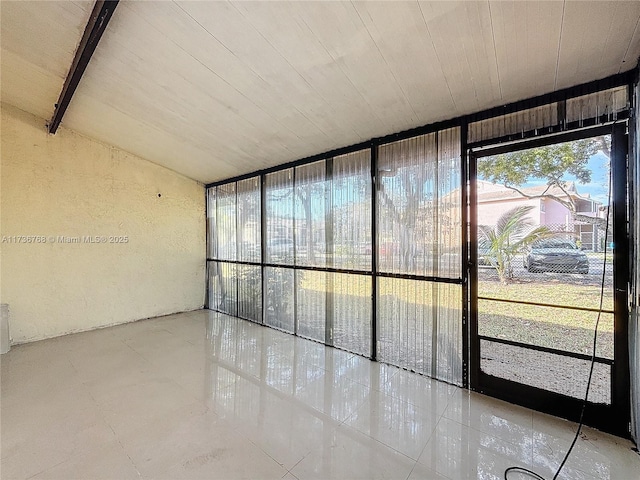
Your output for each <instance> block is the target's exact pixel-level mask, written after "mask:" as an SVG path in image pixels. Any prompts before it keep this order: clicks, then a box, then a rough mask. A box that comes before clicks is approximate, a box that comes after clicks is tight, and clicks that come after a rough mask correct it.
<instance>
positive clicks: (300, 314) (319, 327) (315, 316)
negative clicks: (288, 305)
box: [296, 270, 328, 343]
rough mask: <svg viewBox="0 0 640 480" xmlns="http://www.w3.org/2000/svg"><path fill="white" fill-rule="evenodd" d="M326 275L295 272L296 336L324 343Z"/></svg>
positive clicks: (303, 271) (313, 272)
mask: <svg viewBox="0 0 640 480" xmlns="http://www.w3.org/2000/svg"><path fill="white" fill-rule="evenodd" d="M327 275H328V274H327V273H326V272H315V271H309V270H307V271H305V270H297V271H296V279H297V282H296V288H297V291H296V301H297V305H296V318H297V321H298V335H300V336H301V337H307V338H311V339H313V340H317V341H318V342H322V343H324V341H325V324H326V317H327Z"/></svg>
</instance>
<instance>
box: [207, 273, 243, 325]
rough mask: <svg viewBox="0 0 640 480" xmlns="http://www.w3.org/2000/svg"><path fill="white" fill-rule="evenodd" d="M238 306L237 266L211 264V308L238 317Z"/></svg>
mask: <svg viewBox="0 0 640 480" xmlns="http://www.w3.org/2000/svg"><path fill="white" fill-rule="evenodd" d="M237 305H238V285H237V265H235V264H234V263H226V262H215V261H214V262H209V308H211V310H216V311H218V312H222V313H226V314H228V315H233V316H236V315H237V314H238V310H237Z"/></svg>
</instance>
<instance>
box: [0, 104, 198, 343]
mask: <svg viewBox="0 0 640 480" xmlns="http://www.w3.org/2000/svg"><path fill="white" fill-rule="evenodd" d="M1 117H2V120H1V122H2V123H1V127H2V142H1V148H2V150H1V156H2V161H1V167H0V168H1V169H0V177H1V191H0V201H1V204H0V208H1V212H0V213H1V224H0V235H1V236H2V243H0V248H1V254H0V262H1V263H0V275H1V276H0V300H1V302H2V303H8V304H9V306H10V310H11V324H10V327H11V335H12V337H13V343H22V342H28V341H32V340H37V339H42V338H47V337H53V336H57V335H62V334H65V333H70V332H77V331H82V330H90V329H94V328H98V327H103V326H107V325H112V324H118V323H124V322H129V321H133V320H138V319H142V318H148V317H152V316H156V315H162V314H168V313H173V312H181V311H187V310H193V309H197V308H201V307H202V305H203V303H204V271H205V212H204V209H205V205H204V187H203V185H201V184H199V183H197V182H195V181H193V180H190V179H188V178H185V177H183V176H181V175H179V174H177V173H175V172H172V171H170V170H168V169H166V168H163V167H159V166H157V165H155V164H153V163H150V162H148V161H146V160H143V159H141V158H138V157H136V156H134V155H131V154H129V153H126V152H124V151H122V150H119V149H116V148H113V147H110V146H107V145H104V144H102V143H99V142H96V141H93V140H91V139H89V138H86V137H84V136H82V135H79V134H77V133H75V132H73V131H70V130H67V129H65V128H61V129H59V130H58V133H57V134H56V135H55V136H50V135H48V134H47V133H46V130H45V128H44V124H45V121H44V120H42V119H39V118H37V117H34V116H32V115H30V114H27V113H25V112H22V111H21V110H18V109H15V108H13V107H10V106H8V105H6V104H2V114H1ZM20 235H25V236H26V235H33V236H41V238H40V239H39V242H40V243H38V240H37V239H36V241H35V243H22V242H21V239H19V238H12V237H13V236H20ZM85 236H86V237H92V238H91V239H89V238H85ZM61 237H65V240H66V237H68V239H70V240H72V241H74V242H75V241H79V243H65V242H63V240H62V238H61ZM96 237H99V238H97V239H96ZM100 237H103V238H100ZM105 238H106V243H102V242H104V241H105ZM22 241H25V239H22ZM17 242H19V243H17ZM91 242H101V243H91ZM113 242H120V243H113Z"/></svg>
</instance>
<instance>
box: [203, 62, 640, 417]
mask: <svg viewBox="0 0 640 480" xmlns="http://www.w3.org/2000/svg"><path fill="white" fill-rule="evenodd" d="M628 95H629V76H628V75H623V74H620V75H618V76H614V77H611V78H610V79H605V80H602V81H598V82H593V83H592V84H587V85H583V86H579V87H574V88H573V89H567V90H565V91H561V92H554V93H553V94H549V95H545V96H541V97H537V98H534V99H530V100H527V101H523V102H518V103H515V104H511V105H507V106H505V107H499V108H495V109H491V110H487V111H485V112H480V113H477V114H473V115H469V116H466V117H461V118H458V119H454V120H451V121H446V122H442V123H440V124H437V125H431V126H425V127H421V128H419V129H416V130H414V131H407V132H403V133H400V134H397V135H390V136H388V137H384V138H378V139H373V140H371V141H369V142H366V143H363V144H360V145H356V146H353V147H348V148H345V149H341V150H338V151H335V152H330V153H328V154H325V155H317V156H314V157H312V158H308V159H304V160H300V161H297V162H293V163H291V164H287V165H283V166H282V167H278V168H272V169H269V170H265V171H261V172H256V173H255V175H254V176H250V175H249V176H243V177H239V178H238V179H234V180H231V181H226V182H217V183H216V184H214V185H210V186H208V189H207V196H208V203H207V204H208V214H207V217H208V218H207V224H208V239H209V241H208V262H207V266H208V307H209V308H210V309H213V310H216V311H219V312H222V313H225V314H229V315H233V316H237V317H240V318H243V319H246V320H250V321H252V322H256V323H260V324H263V325H266V326H269V327H272V328H276V329H279V330H283V331H285V332H289V333H292V334H294V335H298V336H300V337H304V338H307V339H311V340H314V341H317V342H321V343H323V344H326V345H329V346H334V347H337V348H341V349H344V350H348V351H350V352H354V353H356V354H359V355H363V356H367V357H370V358H372V359H376V360H379V361H382V362H385V363H389V364H393V365H397V366H400V367H402V368H406V369H409V370H412V371H415V372H418V373H422V374H425V375H429V376H431V377H433V378H436V379H439V380H443V381H446V382H449V383H453V384H457V385H465V386H467V385H468V386H471V387H472V388H476V389H478V388H479V387H478V386H479V383H478V382H477V379H476V380H475V383H474V378H473V376H474V371H475V370H478V369H479V365H476V364H474V362H475V363H479V362H476V360H475V359H474V358H472V357H473V351H474V350H473V349H474V346H476V347H475V348H476V350H477V349H478V348H477V345H480V338H481V337H482V335H481V334H482V332H478V331H476V330H477V328H476V327H474V325H475V323H474V322H475V320H474V316H473V315H472V313H473V312H472V305H474V304H473V301H472V299H474V298H475V299H476V301H477V299H478V291H477V282H476V279H475V277H474V275H473V272H474V269H475V268H476V266H475V265H473V259H472V254H471V253H470V252H471V251H472V250H475V249H476V248H477V245H473V242H474V240H473V237H474V235H473V234H472V232H473V231H474V228H475V226H474V225H475V224H474V222H476V221H477V219H476V218H475V215H476V214H477V212H474V207H473V205H472V202H471V197H470V193H469V192H470V191H471V184H472V182H474V181H476V180H477V179H478V176H477V172H476V171H475V167H474V166H473V165H472V163H471V162H470V158H471V157H472V156H473V155H476V152H478V151H482V150H483V149H485V148H487V147H491V146H495V145H497V144H502V145H510V144H512V143H517V142H520V141H522V140H525V139H535V138H536V137H549V138H550V137H552V136H555V135H563V134H566V133H567V132H572V131H576V132H580V131H582V130H585V129H590V128H595V127H598V126H602V125H608V126H612V125H615V124H619V123H621V122H622V123H624V122H626V121H627V119H628V118H629V112H630V110H629V105H630V104H629V96H628ZM579 134H580V133H579ZM472 169H473V171H472ZM582 233H583V232H581V235H582ZM587 233H588V232H587ZM587 236H588V235H586V234H585V235H582V236H581V237H580V241H581V242H583V241H584V239H583V238H582V237H584V238H587ZM618 311H621V310H618ZM508 315H511V316H513V315H516V313H514V312H510V313H508ZM616 328H618V327H616ZM618 345H619V343H618ZM480 346H481V345H480ZM516 346H517V345H516ZM520 346H521V345H520ZM512 347H514V345H511V344H510V343H509V341H507V340H505V342H504V345H502V344H501V345H500V346H499V349H500V350H499V351H498V352H497V354H496V355H495V358H492V360H493V361H495V362H500V355H503V356H507V357H509V358H511V357H513V352H510V351H509V349H510V348H512ZM616 348H617V349H618V350H620V348H619V347H616ZM543 353H544V352H543ZM546 353H549V352H546ZM552 353H553V352H551V353H550V354H552ZM505 358H506V357H505ZM540 358H542V356H540ZM621 358H622V357H619V358H618V357H617V360H616V361H617V362H618V364H619V363H620V359H621ZM542 359H543V360H544V358H542ZM525 363H526V362H525ZM583 363H584V362H583ZM583 366H584V365H582V364H580V365H578V366H576V368H575V371H578V370H580V369H581V368H582V367H583ZM578 367H579V368H578ZM522 368H526V367H522ZM474 369H475V370H474ZM598 372H599V370H598V371H597V372H596V373H598ZM521 373H522V372H521V371H520V370H518V371H514V372H513V375H514V376H516V377H518V378H520V377H522V375H521ZM610 374H611V372H609V373H607V372H605V373H602V375H600V376H605V375H610ZM542 375H543V371H541V373H540V375H539V376H542ZM522 378H524V377H522ZM618 383H620V382H618ZM527 386H528V387H532V388H534V389H537V390H536V392H538V391H539V392H543V391H545V390H548V389H547V386H546V384H545V385H538V384H535V383H534V382H531V381H528V383H527ZM576 388H577V390H576V392H575V395H574V394H571V395H567V394H566V392H564V391H563V392H561V393H562V395H565V396H568V397H572V398H573V397H577V396H579V390H580V388H582V387H581V386H578V387H576ZM539 392H538V393H539ZM492 394H495V392H494V393H492ZM590 398H591V397H590ZM609 401H610V403H611V404H612V405H613V404H616V399H615V398H609V397H607V402H609ZM523 403H527V402H526V399H523ZM620 406H623V405H621V404H620ZM616 408H617V407H616ZM624 409H625V410H626V407H625V408H624ZM556 413H557V412H556Z"/></svg>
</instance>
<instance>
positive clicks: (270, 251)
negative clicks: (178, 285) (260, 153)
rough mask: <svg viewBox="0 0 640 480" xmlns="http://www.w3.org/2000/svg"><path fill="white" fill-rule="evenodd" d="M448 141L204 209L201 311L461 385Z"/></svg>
mask: <svg viewBox="0 0 640 480" xmlns="http://www.w3.org/2000/svg"><path fill="white" fill-rule="evenodd" d="M460 145H461V140H460V128H457V127H456V128H450V129H445V130H442V131H436V132H433V133H429V134H426V135H419V136H416V137H414V138H410V139H405V140H400V141H397V142H390V143H387V144H384V145H380V146H377V147H369V148H363V149H360V150H356V151H354V152H349V153H346V154H344V155H337V156H332V157H327V158H323V159H319V160H317V161H314V162H310V163H305V164H301V165H297V166H292V167H289V168H283V169H281V170H277V171H274V172H270V173H265V174H261V175H257V176H255V177H250V178H246V179H242V180H239V181H237V182H230V183H225V184H220V185H217V186H214V187H210V188H209V189H208V191H207V195H208V230H209V231H208V236H209V250H208V255H209V261H208V278H209V283H208V299H209V308H211V309H213V310H217V311H219V312H223V313H226V314H229V315H233V316H238V317H240V318H243V319H246V320H250V321H253V322H257V323H262V324H264V325H267V326H270V327H273V328H277V329H280V330H284V331H286V332H289V333H293V334H295V335H299V336H301V337H305V338H308V339H311V340H315V341H318V342H322V343H324V344H326V345H331V346H334V347H338V348H341V349H344V350H348V351H351V352H354V353H357V354H359V355H364V356H367V357H372V358H377V359H379V360H381V361H384V362H387V363H390V364H395V365H398V366H401V367H404V368H408V369H411V370H414V371H416V372H420V373H424V374H428V375H430V376H433V377H434V378H438V379H441V380H444V381H447V382H450V383H455V384H462V361H463V359H462V356H463V352H462V341H461V339H462V287H461V284H462V278H461V275H462V273H461V272H462V251H461V249H462V219H461V212H462V208H461V205H462V191H461V185H460V183H461V178H462V176H461V148H460Z"/></svg>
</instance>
